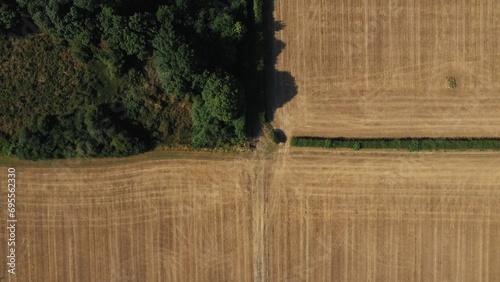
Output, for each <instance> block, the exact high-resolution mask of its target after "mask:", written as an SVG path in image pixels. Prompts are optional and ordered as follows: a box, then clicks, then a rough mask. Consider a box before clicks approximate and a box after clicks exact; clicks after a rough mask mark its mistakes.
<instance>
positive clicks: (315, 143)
mask: <svg viewBox="0 0 500 282" xmlns="http://www.w3.org/2000/svg"><path fill="white" fill-rule="evenodd" d="M290 145H291V146H294V147H322V148H332V149H336V148H351V149H354V150H360V149H396V150H408V151H411V152H414V151H437V150H457V151H466V150H480V151H486V150H493V151H497V150H500V138H402V139H348V138H318V137H292V138H291V140H290Z"/></svg>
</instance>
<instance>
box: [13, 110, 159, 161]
mask: <svg viewBox="0 0 500 282" xmlns="http://www.w3.org/2000/svg"><path fill="white" fill-rule="evenodd" d="M126 116H127V115H126V113H125V112H121V111H120V110H119V108H117V107H116V106H112V105H103V106H100V107H90V108H89V109H87V110H79V111H78V112H74V113H71V114H65V115H61V116H57V117H56V116H42V117H39V118H36V119H34V120H33V121H32V122H31V123H30V124H29V125H28V126H26V127H24V128H22V129H21V131H20V134H19V141H18V143H17V146H16V155H17V156H19V157H20V158H22V159H29V160H39V159H49V158H72V157H123V156H128V155H132V154H138V153H141V152H144V151H146V150H148V149H150V148H151V147H152V145H153V144H152V141H151V140H148V138H147V137H146V136H148V134H147V132H145V130H144V129H143V128H141V127H138V126H137V125H135V124H134V123H133V122H132V121H131V120H129V119H128V118H127V117H126Z"/></svg>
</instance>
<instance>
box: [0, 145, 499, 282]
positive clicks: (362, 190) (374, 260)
mask: <svg viewBox="0 0 500 282" xmlns="http://www.w3.org/2000/svg"><path fill="white" fill-rule="evenodd" d="M179 156H180V155H179ZM185 157H190V158H192V159H163V160H151V159H147V158H138V159H134V158H130V159H129V162H130V163H129V164H117V163H116V162H115V161H109V162H108V161H100V160H85V161H78V162H77V163H76V165H75V163H73V162H72V161H59V162H56V163H53V164H52V166H51V167H50V166H48V167H45V168H44V167H43V166H42V165H38V166H37V167H33V166H32V167H30V166H31V165H34V164H33V163H23V164H24V165H21V163H18V165H17V169H16V179H17V192H16V200H17V202H16V204H17V219H18V222H17V223H16V224H17V230H16V232H17V234H16V240H17V243H16V275H8V274H7V273H6V271H5V269H4V270H3V271H2V274H5V276H7V277H8V279H10V280H9V281H120V282H121V281H238V282H239V281H375V280H376V281H492V280H494V279H496V278H497V277H499V275H500V269H499V268H498V265H500V252H499V251H498V250H500V240H498V238H497V237H498V234H500V189H499V186H498V183H500V171H498V167H499V166H500V155H499V154H497V153H402V152H396V151H392V152H383V151H379V152H374V151H361V152H353V151H334V150H330V151H329V150H320V149H295V148H290V147H283V148H281V149H280V150H279V151H278V152H275V153H274V154H272V155H269V154H262V152H257V153H255V154H254V155H240V156H239V157H237V158H236V157H235V156H229V155H214V154H204V153H199V154H196V155H193V154H187V153H186V155H185ZM210 158H211V160H208V159H210ZM121 160H123V159H121ZM42 164H43V163H42ZM90 164H91V165H90ZM1 170H2V171H6V170H7V169H6V168H5V167H4V168H2V169H1ZM5 177H6V174H5V176H2V177H1V179H5ZM2 182H3V183H6V181H5V180H2ZM2 195H3V196H2V197H6V193H2ZM4 199H5V198H4ZM0 210H1V214H2V217H3V218H6V217H7V215H6V211H7V205H6V204H5V206H4V208H1V209H0ZM5 224H7V223H5ZM0 236H1V237H0V246H2V247H1V248H0V250H1V252H2V253H4V256H3V257H4V259H3V261H5V260H6V258H5V256H6V255H7V247H6V246H7V236H9V235H8V232H2V233H1V234H0Z"/></svg>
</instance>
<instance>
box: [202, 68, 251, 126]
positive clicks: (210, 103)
mask: <svg viewBox="0 0 500 282" xmlns="http://www.w3.org/2000/svg"><path fill="white" fill-rule="evenodd" d="M234 80H235V79H234V78H232V77H231V76H229V75H227V74H223V75H215V74H213V75H211V76H210V77H209V78H208V80H207V82H206V84H205V87H204V88H203V91H202V97H203V100H204V101H205V104H206V107H207V109H208V111H209V112H210V113H211V114H212V116H213V117H215V118H217V119H219V120H221V121H224V122H229V121H231V120H233V119H236V118H237V116H238V114H239V113H240V109H241V103H242V101H241V100H242V99H241V95H240V93H238V88H237V86H236V85H235V82H234Z"/></svg>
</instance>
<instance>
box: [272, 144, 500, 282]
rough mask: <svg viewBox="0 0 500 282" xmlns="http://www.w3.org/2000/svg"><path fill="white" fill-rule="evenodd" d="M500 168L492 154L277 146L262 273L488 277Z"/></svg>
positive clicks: (492, 268) (276, 276)
mask: <svg viewBox="0 0 500 282" xmlns="http://www.w3.org/2000/svg"><path fill="white" fill-rule="evenodd" d="M499 166H500V155H498V154H493V153H460V154H457V153H432V154H426V153H418V154H412V153H401V152H352V151H350V152H349V151H344V152H342V151H336V152H332V151H325V150H319V149H318V150H303V149H299V150H292V151H291V153H290V154H287V153H283V154H282V155H281V156H280V157H279V158H278V161H277V163H276V165H275V166H274V169H273V173H272V177H270V180H269V183H268V186H269V196H268V198H269V199H270V200H269V203H268V206H267V214H268V223H269V224H268V228H267V231H266V232H267V233H266V234H267V236H266V238H267V240H268V241H267V243H266V244H267V246H268V255H269V264H268V266H269V280H268V281H494V280H496V279H498V277H500V268H499V267H498V266H499V265H500V251H499V250H500V240H499V239H498V236H499V234H500V189H499V186H498V185H499V183H500V171H499V170H498V167H499Z"/></svg>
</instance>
